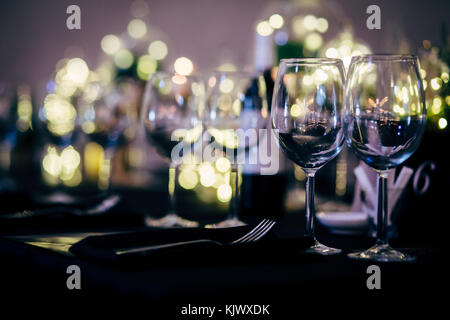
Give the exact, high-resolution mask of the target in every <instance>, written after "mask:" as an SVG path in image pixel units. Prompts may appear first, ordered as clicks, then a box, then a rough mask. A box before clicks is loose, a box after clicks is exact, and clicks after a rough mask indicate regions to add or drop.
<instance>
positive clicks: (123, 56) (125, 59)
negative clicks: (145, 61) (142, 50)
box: [114, 49, 134, 69]
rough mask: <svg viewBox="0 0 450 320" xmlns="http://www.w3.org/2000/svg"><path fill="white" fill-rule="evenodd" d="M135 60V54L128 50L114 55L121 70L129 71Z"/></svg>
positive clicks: (122, 50)
mask: <svg viewBox="0 0 450 320" xmlns="http://www.w3.org/2000/svg"><path fill="white" fill-rule="evenodd" d="M133 60H134V57H133V54H132V53H131V52H130V51H128V50H126V49H121V50H119V51H117V53H116V54H115V55H114V63H115V65H116V66H117V67H118V68H120V69H128V68H129V67H131V65H132V64H133Z"/></svg>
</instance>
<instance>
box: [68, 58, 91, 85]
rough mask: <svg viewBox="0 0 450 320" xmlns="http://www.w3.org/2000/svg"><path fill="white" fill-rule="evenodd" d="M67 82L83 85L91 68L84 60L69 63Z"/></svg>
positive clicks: (76, 59) (77, 59)
mask: <svg viewBox="0 0 450 320" xmlns="http://www.w3.org/2000/svg"><path fill="white" fill-rule="evenodd" d="M66 75H67V80H69V81H72V82H74V83H75V84H77V85H80V84H83V83H84V82H85V81H86V79H87V77H88V75H89V68H88V66H87V64H86V62H84V60H83V59H80V58H74V59H71V60H69V62H68V63H67V74H66Z"/></svg>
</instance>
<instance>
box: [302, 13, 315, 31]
mask: <svg viewBox="0 0 450 320" xmlns="http://www.w3.org/2000/svg"><path fill="white" fill-rule="evenodd" d="M303 25H304V26H305V28H306V29H308V30H314V29H316V28H317V18H316V17H315V16H313V15H311V14H309V15H307V16H306V17H305V18H304V19H303Z"/></svg>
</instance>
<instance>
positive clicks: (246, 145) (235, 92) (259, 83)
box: [204, 72, 268, 228]
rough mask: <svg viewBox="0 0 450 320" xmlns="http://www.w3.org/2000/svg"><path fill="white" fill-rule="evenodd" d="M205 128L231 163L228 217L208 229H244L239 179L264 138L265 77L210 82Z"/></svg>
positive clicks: (218, 77)
mask: <svg viewBox="0 0 450 320" xmlns="http://www.w3.org/2000/svg"><path fill="white" fill-rule="evenodd" d="M206 107H207V109H206V112H205V117H204V119H205V125H206V127H207V133H208V135H209V136H210V139H211V142H212V144H211V145H212V146H214V149H215V150H216V151H218V153H219V155H220V156H225V157H227V158H228V160H229V161H230V163H231V174H230V180H231V185H232V194H231V199H230V206H229V213H228V217H227V218H226V219H225V220H224V221H222V222H219V223H217V224H214V225H209V226H207V227H214V228H225V227H236V226H241V225H245V223H244V222H242V221H241V220H239V194H240V192H239V186H240V182H239V176H240V170H241V165H242V164H244V162H245V161H246V153H247V152H248V151H249V150H250V149H251V148H252V147H255V146H256V145H257V144H258V142H259V141H260V140H261V138H262V134H264V133H263V132H262V130H260V129H264V128H265V127H266V122H267V121H266V119H267V114H268V106H267V100H266V86H265V82H264V77H263V75H262V74H259V73H252V72H215V73H213V74H212V75H211V76H210V77H209V79H208V94H207V103H206Z"/></svg>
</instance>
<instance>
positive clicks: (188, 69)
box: [173, 57, 194, 76]
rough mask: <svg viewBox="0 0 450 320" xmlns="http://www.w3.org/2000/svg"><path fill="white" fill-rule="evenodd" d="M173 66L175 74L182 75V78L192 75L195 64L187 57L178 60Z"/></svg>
mask: <svg viewBox="0 0 450 320" xmlns="http://www.w3.org/2000/svg"><path fill="white" fill-rule="evenodd" d="M173 66H174V69H175V72H176V73H178V74H181V75H182V76H187V75H190V74H191V73H192V71H194V64H193V63H192V61H191V60H190V59H188V58H186V57H180V58H178V59H176V60H175V63H174V65H173Z"/></svg>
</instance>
